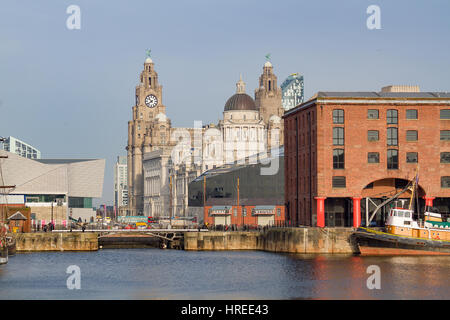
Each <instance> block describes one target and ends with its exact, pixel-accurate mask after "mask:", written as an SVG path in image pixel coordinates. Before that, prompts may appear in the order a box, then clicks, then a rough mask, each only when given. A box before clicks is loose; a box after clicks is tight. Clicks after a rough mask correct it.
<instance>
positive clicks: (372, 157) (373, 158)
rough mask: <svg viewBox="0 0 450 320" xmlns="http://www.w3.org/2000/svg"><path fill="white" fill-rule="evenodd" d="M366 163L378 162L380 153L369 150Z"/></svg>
mask: <svg viewBox="0 0 450 320" xmlns="http://www.w3.org/2000/svg"><path fill="white" fill-rule="evenodd" d="M367 162H368V163H380V153H379V152H369V153H367Z"/></svg>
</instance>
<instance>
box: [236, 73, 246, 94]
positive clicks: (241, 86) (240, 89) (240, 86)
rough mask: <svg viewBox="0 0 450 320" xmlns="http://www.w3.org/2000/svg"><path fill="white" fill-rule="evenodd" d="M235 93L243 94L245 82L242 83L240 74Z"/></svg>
mask: <svg viewBox="0 0 450 320" xmlns="http://www.w3.org/2000/svg"><path fill="white" fill-rule="evenodd" d="M236 93H245V82H244V81H242V73H241V74H240V75H239V81H238V82H237V83H236Z"/></svg>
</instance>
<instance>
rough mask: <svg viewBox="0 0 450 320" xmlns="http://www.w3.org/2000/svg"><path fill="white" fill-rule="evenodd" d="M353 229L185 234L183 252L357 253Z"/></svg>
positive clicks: (301, 229)
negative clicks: (353, 239) (351, 238)
mask: <svg viewBox="0 0 450 320" xmlns="http://www.w3.org/2000/svg"><path fill="white" fill-rule="evenodd" d="M353 231H354V229H353V228H314V227H313V228H272V229H268V230H265V231H262V232H254V231H250V232H218V231H211V232H186V233H185V234H184V249H185V250H192V251H201V250H264V251H270V252H285V253H330V254H338V253H344V254H351V253H358V252H359V251H358V249H357V248H356V246H354V245H353V244H352V242H351V240H350V235H351V234H352V233H353Z"/></svg>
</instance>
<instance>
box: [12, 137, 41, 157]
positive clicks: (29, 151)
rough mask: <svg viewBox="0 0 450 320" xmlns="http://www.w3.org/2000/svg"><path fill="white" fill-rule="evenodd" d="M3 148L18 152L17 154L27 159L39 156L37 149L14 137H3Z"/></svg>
mask: <svg viewBox="0 0 450 320" xmlns="http://www.w3.org/2000/svg"><path fill="white" fill-rule="evenodd" d="M3 150H5V151H8V152H11V153H15V154H18V155H19V156H22V157H24V158H28V159H40V158H41V152H40V151H39V150H38V149H36V148H35V147H33V146H31V145H29V144H28V143H26V142H23V141H22V140H19V139H17V138H14V137H8V138H6V139H5V142H3Z"/></svg>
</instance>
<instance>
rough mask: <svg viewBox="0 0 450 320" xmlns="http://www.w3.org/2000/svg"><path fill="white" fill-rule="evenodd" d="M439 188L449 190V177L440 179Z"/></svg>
mask: <svg viewBox="0 0 450 320" xmlns="http://www.w3.org/2000/svg"><path fill="white" fill-rule="evenodd" d="M441 188H450V177H441Z"/></svg>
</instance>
